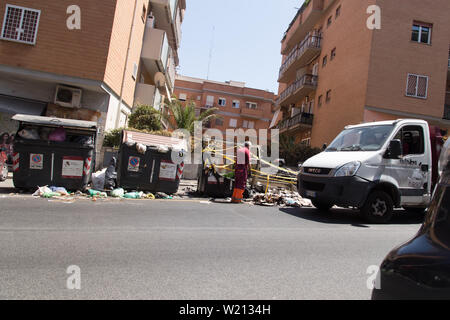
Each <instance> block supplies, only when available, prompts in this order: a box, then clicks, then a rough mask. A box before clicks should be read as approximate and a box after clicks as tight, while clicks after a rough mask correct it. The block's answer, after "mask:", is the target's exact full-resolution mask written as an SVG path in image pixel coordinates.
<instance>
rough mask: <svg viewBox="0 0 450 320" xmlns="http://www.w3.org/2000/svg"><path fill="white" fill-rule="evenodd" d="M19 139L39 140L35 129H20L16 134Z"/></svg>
mask: <svg viewBox="0 0 450 320" xmlns="http://www.w3.org/2000/svg"><path fill="white" fill-rule="evenodd" d="M17 134H18V135H19V137H21V138H24V139H27V140H39V139H40V137H39V133H38V132H37V130H36V129H22V130H20V131H19V132H18V133H17Z"/></svg>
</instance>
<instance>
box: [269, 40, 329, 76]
mask: <svg viewBox="0 0 450 320" xmlns="http://www.w3.org/2000/svg"><path fill="white" fill-rule="evenodd" d="M321 41H322V37H321V35H320V34H318V33H313V34H308V36H306V38H305V39H303V41H302V42H301V43H299V44H297V45H296V46H295V47H294V49H293V50H292V51H291V53H290V54H289V56H288V57H287V59H286V61H285V62H284V63H283V64H282V65H281V68H280V74H279V78H278V82H284V83H286V82H287V81H288V79H290V78H291V79H292V78H293V77H294V76H295V73H296V70H298V69H300V68H303V67H305V66H306V65H307V64H308V62H310V61H311V60H312V59H314V58H315V57H316V56H317V55H319V54H320V51H321Z"/></svg>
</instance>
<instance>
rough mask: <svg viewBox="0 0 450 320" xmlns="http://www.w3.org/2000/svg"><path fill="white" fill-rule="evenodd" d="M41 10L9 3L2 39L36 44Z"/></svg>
mask: <svg viewBox="0 0 450 320" xmlns="http://www.w3.org/2000/svg"><path fill="white" fill-rule="evenodd" d="M40 14H41V11H39V10H35V9H29V8H23V7H18V6H12V5H9V4H8V5H7V6H6V12H5V18H4V21H3V29H2V34H1V39H3V40H10V41H17V42H22V43H27V44H35V43H36V36H37V31H38V26H39V17H40Z"/></svg>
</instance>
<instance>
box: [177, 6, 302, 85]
mask: <svg viewBox="0 0 450 320" xmlns="http://www.w3.org/2000/svg"><path fill="white" fill-rule="evenodd" d="M186 3H187V9H186V14H185V20H184V22H183V24H182V33H183V38H182V41H181V49H180V51H179V54H180V66H179V68H178V73H179V74H181V75H185V76H191V77H196V78H204V79H206V77H207V74H208V61H209V55H210V48H211V43H212V42H213V51H212V60H211V66H210V72H209V79H210V80H215V81H228V80H235V81H242V82H245V83H246V86H247V87H251V88H257V89H263V90H266V89H268V90H269V91H272V92H274V93H277V91H278V83H277V78H278V70H279V68H280V65H281V54H280V50H281V39H282V37H283V34H284V32H285V31H286V29H287V27H288V26H289V23H290V22H291V20H292V19H293V18H294V16H295V14H296V12H297V9H298V8H299V7H300V6H301V5H302V3H303V0H187V1H186ZM296 8H297V9H296ZM213 28H214V37H213ZM213 38H214V41H212V40H213Z"/></svg>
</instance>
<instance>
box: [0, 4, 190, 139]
mask: <svg viewBox="0 0 450 320" xmlns="http://www.w3.org/2000/svg"><path fill="white" fill-rule="evenodd" d="M74 4H76V5H74ZM185 8H186V2H185V0H150V1H149V0H97V1H91V0H78V1H75V2H73V1H69V0H40V1H34V0H1V1H0V17H2V29H1V35H0V36H1V37H0V126H1V127H2V128H4V129H2V130H0V131H2V132H3V131H12V130H14V123H13V122H12V121H11V120H10V118H11V115H13V114H15V113H26V114H34V115H55V116H59V117H65V118H73V119H82V120H94V121H98V124H99V127H100V130H99V131H100V135H99V137H100V138H101V137H102V134H101V133H103V132H104V131H105V130H110V129H113V128H117V127H123V126H125V125H126V123H127V118H128V115H129V114H130V113H131V112H132V109H133V107H134V106H135V105H136V104H138V103H143V104H151V105H154V104H156V105H157V104H158V101H160V100H162V99H164V97H165V96H166V97H170V96H171V95H172V93H173V88H174V81H175V67H176V65H177V64H178V53H177V50H178V48H179V44H180V39H181V29H180V26H181V23H182V20H183V16H184V12H185ZM155 101H156V102H155ZM101 140H102V139H99V144H101V143H102V141H101Z"/></svg>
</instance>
